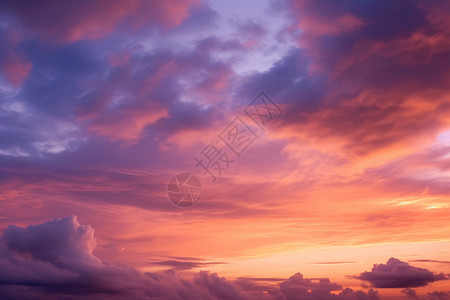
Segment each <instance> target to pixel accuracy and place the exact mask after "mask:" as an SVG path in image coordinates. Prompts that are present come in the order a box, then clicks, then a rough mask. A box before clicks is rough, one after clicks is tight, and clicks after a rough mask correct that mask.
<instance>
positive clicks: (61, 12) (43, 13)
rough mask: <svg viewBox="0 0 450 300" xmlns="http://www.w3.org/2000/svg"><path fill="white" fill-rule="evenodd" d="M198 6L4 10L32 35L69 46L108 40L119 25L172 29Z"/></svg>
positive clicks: (24, 4)
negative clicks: (84, 40)
mask: <svg viewBox="0 0 450 300" xmlns="http://www.w3.org/2000/svg"><path fill="white" fill-rule="evenodd" d="M198 3H199V2H198V1H196V0H192V1H191V0H179V1H140V0H125V1H119V2H110V1H105V0H95V1H76V2H70V3H61V2H59V1H54V0H45V1H42V2H41V3H39V4H37V3H36V2H34V1H21V2H17V1H2V4H1V6H0V7H1V8H2V10H3V11H4V12H6V13H8V14H10V15H12V16H13V17H14V18H16V20H17V21H18V22H19V23H20V24H21V25H23V26H24V27H25V28H27V29H28V30H30V31H31V32H35V33H37V34H39V35H40V36H43V37H44V38H46V39H50V40H55V41H57V42H60V43H68V42H75V41H78V40H81V39H91V40H92V39H98V38H101V37H104V36H106V35H108V34H110V33H111V32H112V31H114V30H115V29H116V27H118V26H119V25H122V26H126V27H129V28H131V29H133V28H134V29H137V28H139V27H141V26H144V25H147V24H152V25H153V24H156V25H159V26H161V27H163V28H170V27H173V26H176V25H179V24H181V23H182V22H183V21H184V20H185V19H187V18H188V17H189V14H190V13H189V9H190V8H191V7H192V6H194V5H198ZM49 20H52V21H51V22H49Z"/></svg>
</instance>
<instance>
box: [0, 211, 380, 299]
mask: <svg viewBox="0 0 450 300" xmlns="http://www.w3.org/2000/svg"><path fill="white" fill-rule="evenodd" d="M95 246H96V240H95V237H94V229H93V228H92V227H91V226H88V225H81V224H79V223H78V221H77V218H76V217H74V216H71V217H65V218H61V219H55V220H52V221H48V222H45V223H43V224H37V225H30V226H28V227H18V226H14V225H10V226H8V227H7V228H6V229H5V230H4V232H3V235H2V236H1V238H0V293H1V294H2V295H3V297H6V298H4V299H10V300H15V299H22V300H28V299H37V300H39V299H50V300H52V299H61V298H65V297H67V298H68V299H96V300H97V299H117V300H119V299H158V300H163V299H164V300H190V299H192V300H193V299H202V300H256V299H259V300H264V299H267V300H296V299H304V300H327V299H330V300H332V299H334V300H361V299H367V300H369V299H371V300H372V299H379V297H378V294H377V293H376V292H375V291H373V290H369V291H368V293H367V294H366V293H364V292H362V291H356V292H355V291H353V290H351V289H348V288H345V289H343V288H342V286H341V285H339V284H336V283H332V282H330V280H329V279H327V278H323V279H319V280H314V279H305V278H303V276H302V275H301V274H300V273H297V274H295V275H294V276H292V277H291V278H289V279H288V280H283V279H280V278H253V279H250V278H239V279H238V280H236V281H234V282H233V281H230V280H227V279H226V278H224V277H220V276H219V275H217V274H215V273H210V272H207V271H201V272H199V273H197V274H196V275H195V276H194V277H192V278H186V279H184V278H181V277H180V276H178V275H177V273H175V271H173V270H168V271H164V272H158V273H150V272H147V273H141V272H139V271H138V270H136V269H134V268H132V267H128V266H126V265H120V266H119V265H115V264H113V263H110V262H107V261H104V260H101V259H100V258H98V257H97V256H95V255H94V254H93V251H94V249H95ZM179 263H180V261H176V262H175V263H173V262H169V263H167V262H161V264H163V265H171V266H175V267H179V268H180V269H186V268H185V267H186V265H183V264H181V265H180V264H179ZM181 263H182V262H181ZM191 263H193V264H197V265H195V266H193V265H192V264H191V265H189V266H188V267H189V268H191V267H196V266H198V264H199V262H197V260H195V261H194V262H192V259H191ZM206 264H211V263H206ZM180 266H181V267H180ZM268 283H269V284H268ZM276 283H279V287H277V285H276ZM332 291H341V292H340V293H339V294H332V293H330V292H332Z"/></svg>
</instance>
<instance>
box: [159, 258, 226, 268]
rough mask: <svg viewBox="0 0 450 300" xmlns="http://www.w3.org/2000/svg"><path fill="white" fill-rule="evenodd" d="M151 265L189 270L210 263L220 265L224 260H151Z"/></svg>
mask: <svg viewBox="0 0 450 300" xmlns="http://www.w3.org/2000/svg"><path fill="white" fill-rule="evenodd" d="M152 264H153V265H160V266H166V267H171V268H173V269H175V270H190V269H196V268H203V267H207V266H210V265H220V264H224V262H199V261H182V260H163V261H156V262H152Z"/></svg>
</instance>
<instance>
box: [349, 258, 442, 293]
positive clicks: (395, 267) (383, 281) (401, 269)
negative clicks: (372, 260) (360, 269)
mask: <svg viewBox="0 0 450 300" xmlns="http://www.w3.org/2000/svg"><path fill="white" fill-rule="evenodd" d="M356 278H358V279H361V280H365V281H368V282H370V283H371V284H372V285H373V286H374V287H377V288H408V287H420V286H426V285H428V284H429V283H431V282H435V281H438V280H445V279H448V278H447V276H445V275H444V274H443V273H440V274H435V273H433V272H431V271H429V270H427V269H423V268H417V267H413V266H411V265H410V264H408V263H406V262H403V261H401V260H398V259H396V258H393V257H391V258H390V259H389V260H388V262H387V263H386V264H375V265H374V266H373V268H372V271H370V272H364V273H361V274H360V275H359V276H356Z"/></svg>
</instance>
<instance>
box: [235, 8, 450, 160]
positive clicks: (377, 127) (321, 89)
mask: <svg viewBox="0 0 450 300" xmlns="http://www.w3.org/2000/svg"><path fill="white" fill-rule="evenodd" d="M286 3H287V6H286V8H285V13H286V14H287V16H289V18H290V19H291V26H290V27H289V32H291V33H292V35H293V38H295V39H296V40H297V47H295V48H293V49H292V51H291V52H290V53H288V54H287V55H285V56H284V57H283V58H281V59H280V60H279V61H278V62H277V63H275V64H274V65H273V67H272V68H271V69H269V70H268V71H267V72H264V73H259V74H255V75H253V76H249V77H248V78H247V81H246V82H245V83H244V84H243V87H242V93H247V92H248V91H253V90H254V89H257V87H265V89H266V90H267V92H268V93H269V94H271V95H273V97H274V98H276V99H283V101H284V103H285V105H286V107H288V109H286V111H287V114H286V116H285V117H283V119H282V123H281V124H280V128H278V132H280V135H282V136H283V137H285V138H290V137H291V138H292V137H295V138H297V139H299V140H301V141H302V142H304V143H305V142H306V143H311V144H313V145H315V146H316V147H317V148H321V149H324V148H327V147H328V146H332V147H334V148H333V149H335V150H334V151H339V152H341V153H342V154H343V155H344V156H346V157H351V158H353V157H365V156H368V155H371V154H374V153H376V152H381V151H384V152H383V153H388V152H391V154H390V155H393V154H394V153H395V151H390V150H392V149H395V147H404V146H405V145H419V144H422V145H423V143H424V142H430V143H431V142H433V137H434V136H435V135H436V134H438V133H439V132H441V131H443V130H444V129H445V128H448V126H450V123H449V119H448V115H449V112H450V110H449V109H450V106H449V104H448V95H449V94H450V89H449V81H448V78H449V74H450V73H449V70H450V65H449V62H448V61H443V60H442V57H447V56H448V55H449V54H450V42H449V40H448V38H446V36H448V34H446V30H445V31H444V30H443V29H441V28H443V27H444V26H445V24H447V21H445V20H444V18H443V17H442V16H443V15H444V14H445V12H446V11H448V9H449V8H448V6H449V5H448V2H447V3H446V2H445V1H438V2H436V3H433V4H430V3H427V4H424V3H423V2H421V1H395V2H392V1H372V2H370V3H362V2H360V1H308V0H305V1H287V2H286ZM386 12H389V13H386ZM330 24H332V25H330ZM411 132H414V134H413V135H412V134H411Z"/></svg>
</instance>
